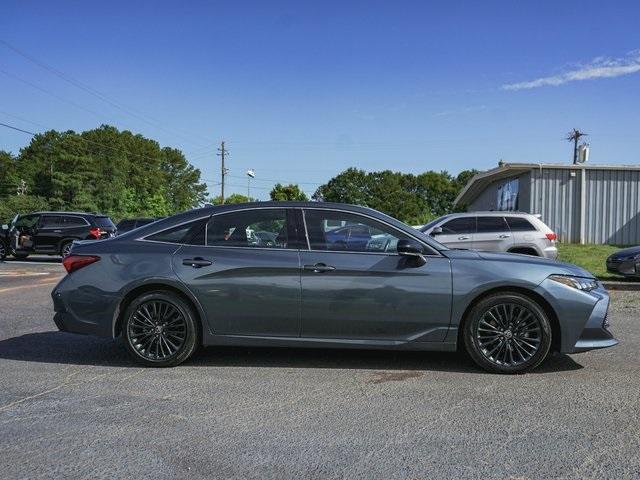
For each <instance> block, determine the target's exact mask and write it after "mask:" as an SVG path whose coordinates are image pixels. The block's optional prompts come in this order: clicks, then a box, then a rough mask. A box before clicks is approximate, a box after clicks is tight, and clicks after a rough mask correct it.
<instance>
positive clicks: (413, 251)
mask: <svg viewBox="0 0 640 480" xmlns="http://www.w3.org/2000/svg"><path fill="white" fill-rule="evenodd" d="M397 248H398V255H400V256H402V257H408V258H407V259H408V260H411V261H413V262H415V263H416V264H417V265H416V266H418V267H421V266H423V265H424V264H426V263H427V259H426V258H424V255H423V254H424V249H423V248H422V245H421V244H420V243H418V242H417V241H415V240H404V239H403V240H398V247H397Z"/></svg>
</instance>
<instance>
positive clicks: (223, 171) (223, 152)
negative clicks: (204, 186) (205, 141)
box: [217, 140, 229, 204]
mask: <svg viewBox="0 0 640 480" xmlns="http://www.w3.org/2000/svg"><path fill="white" fill-rule="evenodd" d="M218 152H219V153H218V154H217V155H218V156H219V157H220V159H221V160H222V162H221V169H220V175H221V177H222V178H221V183H220V203H222V204H224V177H225V175H226V174H227V169H226V168H225V166H224V157H225V155H227V154H228V153H229V151H228V150H225V148H224V140H223V141H222V142H220V148H219V149H218Z"/></svg>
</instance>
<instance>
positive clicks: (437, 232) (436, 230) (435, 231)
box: [429, 227, 442, 237]
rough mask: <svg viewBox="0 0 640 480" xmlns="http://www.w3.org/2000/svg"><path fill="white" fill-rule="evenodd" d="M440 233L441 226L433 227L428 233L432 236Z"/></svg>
mask: <svg viewBox="0 0 640 480" xmlns="http://www.w3.org/2000/svg"><path fill="white" fill-rule="evenodd" d="M441 233H442V227H433V230H431V233H430V234H429V235H431V236H432V237H435V236H436V235H440V234H441Z"/></svg>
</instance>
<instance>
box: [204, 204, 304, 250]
mask: <svg viewBox="0 0 640 480" xmlns="http://www.w3.org/2000/svg"><path fill="white" fill-rule="evenodd" d="M207 245H209V246H212V247H260V248H293V246H292V245H290V244H289V234H288V224H287V211H286V210H285V209H270V208H264V209H256V210H242V211H239V212H230V213H223V214H220V215H214V216H213V217H211V220H209V223H208V224H207Z"/></svg>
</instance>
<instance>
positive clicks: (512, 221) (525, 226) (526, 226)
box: [506, 217, 536, 232]
mask: <svg viewBox="0 0 640 480" xmlns="http://www.w3.org/2000/svg"><path fill="white" fill-rule="evenodd" d="M506 218H507V223H508V224H509V228H510V229H511V231H512V232H532V231H535V230H536V227H534V226H533V225H532V224H531V222H530V221H529V220H527V219H526V218H522V217H506Z"/></svg>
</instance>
